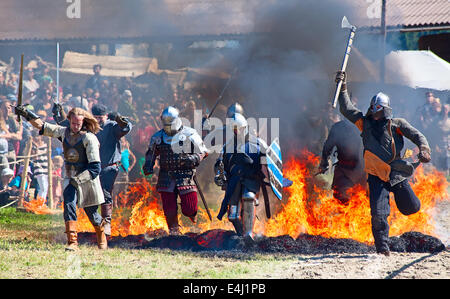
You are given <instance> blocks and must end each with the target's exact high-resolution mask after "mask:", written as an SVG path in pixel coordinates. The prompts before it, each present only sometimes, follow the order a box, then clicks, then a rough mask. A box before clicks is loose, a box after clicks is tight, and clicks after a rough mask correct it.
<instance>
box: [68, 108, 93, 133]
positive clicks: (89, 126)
mask: <svg viewBox="0 0 450 299" xmlns="http://www.w3.org/2000/svg"><path fill="white" fill-rule="evenodd" d="M72 115H81V116H83V117H84V119H83V129H85V130H86V131H88V132H91V133H94V134H97V133H98V131H100V125H99V124H98V122H97V120H96V119H95V117H94V116H93V115H92V114H91V113H90V112H88V111H86V110H84V109H82V108H79V107H75V108H72V109H71V110H70V111H69V113H68V114H67V119H69V120H70V118H71V117H72Z"/></svg>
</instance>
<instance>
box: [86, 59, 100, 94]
mask: <svg viewBox="0 0 450 299" xmlns="http://www.w3.org/2000/svg"><path fill="white" fill-rule="evenodd" d="M92 71H93V72H94V75H92V76H91V77H90V78H89V79H88V80H87V82H86V86H85V87H86V88H91V89H93V90H99V89H100V84H101V82H102V81H103V80H105V78H104V77H103V76H102V75H101V74H100V72H101V71H102V65H101V64H95V65H94V66H93V67H92Z"/></svg>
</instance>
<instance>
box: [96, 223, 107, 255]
mask: <svg viewBox="0 0 450 299" xmlns="http://www.w3.org/2000/svg"><path fill="white" fill-rule="evenodd" d="M103 224H104V222H102V224H101V225H94V229H95V234H96V235H97V247H98V249H107V248H108V241H107V240H106V235H105V230H104V226H103Z"/></svg>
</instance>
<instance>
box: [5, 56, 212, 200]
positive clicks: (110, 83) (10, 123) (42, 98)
mask: <svg viewBox="0 0 450 299" xmlns="http://www.w3.org/2000/svg"><path fill="white" fill-rule="evenodd" d="M25 65H27V62H25ZM31 65H33V66H35V67H34V68H26V69H25V70H24V75H23V97H22V103H23V104H25V105H27V108H28V109H30V110H32V111H34V112H35V113H36V114H37V115H39V116H40V117H41V119H43V120H45V121H49V122H53V123H55V121H54V119H53V114H52V109H53V106H54V105H53V103H54V101H55V100H56V98H57V93H59V101H60V103H61V104H62V106H63V108H64V109H65V111H66V112H68V111H69V110H70V109H71V108H73V107H81V108H83V109H85V110H88V111H91V108H92V106H93V105H95V104H103V105H105V106H106V107H108V108H109V110H110V111H109V112H110V113H111V116H112V117H114V116H115V115H116V114H120V115H122V116H125V117H127V118H129V119H130V120H131V122H132V123H133V130H132V131H131V133H130V134H128V135H127V136H126V137H125V140H124V142H123V147H124V149H126V150H124V151H123V152H124V154H123V159H122V166H124V167H121V169H123V171H124V172H125V173H126V176H125V175H124V174H121V175H120V177H119V178H118V181H117V182H118V185H120V184H122V183H124V184H127V183H128V181H135V180H136V179H138V178H139V177H141V176H143V173H142V170H141V169H142V167H141V166H142V165H143V163H144V161H145V152H146V150H147V147H148V142H149V138H150V136H151V135H152V134H153V133H155V132H156V131H157V130H159V129H160V127H159V126H160V123H159V115H160V113H161V111H162V110H163V109H164V108H165V107H167V106H169V105H171V106H175V107H177V108H178V109H179V110H180V111H181V113H182V114H183V115H184V116H189V115H191V114H192V113H191V111H193V110H195V109H196V107H200V108H201V107H204V106H205V102H204V100H203V98H202V97H201V96H200V94H199V93H198V92H193V91H191V90H185V89H184V88H182V87H180V86H177V87H175V88H173V87H172V84H171V82H170V81H169V77H168V75H167V73H165V72H162V73H161V74H153V73H147V74H145V75H142V76H140V77H137V78H133V79H131V78H114V77H105V76H103V75H102V74H101V71H102V66H101V65H100V64H97V65H94V66H93V74H92V75H91V76H89V78H88V79H87V80H86V81H85V83H84V84H79V83H74V84H71V85H62V86H60V87H59V90H57V87H56V80H55V78H54V77H55V76H52V73H51V72H50V69H51V68H50V66H49V65H47V64H46V63H45V62H44V61H42V60H37V62H36V63H33V64H31ZM18 78H19V76H18V73H17V72H0V176H1V173H2V170H3V169H9V170H11V171H12V173H13V177H17V176H18V165H19V166H20V165H21V164H20V163H19V162H21V161H22V160H23V157H24V156H25V153H24V149H25V148H26V144H27V143H28V141H29V140H30V138H32V151H31V156H32V158H31V159H30V160H31V161H30V165H31V171H32V173H34V174H33V175H32V181H31V184H30V187H31V188H33V187H34V189H35V193H34V194H31V197H32V198H36V197H43V198H45V197H46V196H47V192H48V183H47V182H48V177H47V175H46V174H45V173H47V172H48V161H47V156H46V155H47V149H46V144H47V139H46V137H39V136H37V135H36V134H34V131H33V130H31V127H30V125H29V124H28V123H27V122H22V125H19V123H18V122H17V117H16V116H15V115H14V111H13V109H14V106H15V105H16V104H17V90H18ZM32 133H33V136H32ZM130 144H131V146H130ZM61 155H62V144H61V143H58V142H52V161H53V169H52V171H53V173H54V177H55V178H54V183H53V194H54V197H56V198H57V199H56V201H57V200H58V198H59V199H60V197H61V194H60V193H61V192H60V190H59V189H58V186H59V188H60V186H61V182H60V178H61V167H62V165H61V163H60V161H61V160H62V156H61ZM16 160H17V162H18V163H16ZM7 174H8V175H10V171H7ZM55 179H56V180H55ZM5 188H6V187H5ZM5 188H4V190H6V189H5ZM9 189H10V188H9ZM119 189H120V188H119ZM121 190H123V188H121ZM6 191H8V192H10V191H11V190H6ZM0 192H1V191H0ZM11 194H12V193H11ZM15 195H16V194H15ZM0 206H1V203H0Z"/></svg>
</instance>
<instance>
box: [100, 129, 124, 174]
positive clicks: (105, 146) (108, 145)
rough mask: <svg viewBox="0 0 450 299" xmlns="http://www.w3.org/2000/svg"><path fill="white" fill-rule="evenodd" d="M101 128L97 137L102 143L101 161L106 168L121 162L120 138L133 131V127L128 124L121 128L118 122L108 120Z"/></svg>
mask: <svg viewBox="0 0 450 299" xmlns="http://www.w3.org/2000/svg"><path fill="white" fill-rule="evenodd" d="M101 128H102V130H100V131H99V132H98V133H97V134H96V136H97V138H98V141H99V142H100V160H101V162H102V168H104V167H106V166H108V165H110V164H113V163H118V162H119V161H120V160H121V158H122V155H121V149H120V138H122V137H123V136H125V135H126V134H128V132H130V131H131V128H132V125H131V122H128V124H127V126H125V127H124V128H121V127H120V126H119V125H118V124H117V122H115V121H112V120H107V121H106V122H105V123H104V124H103V126H101Z"/></svg>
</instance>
